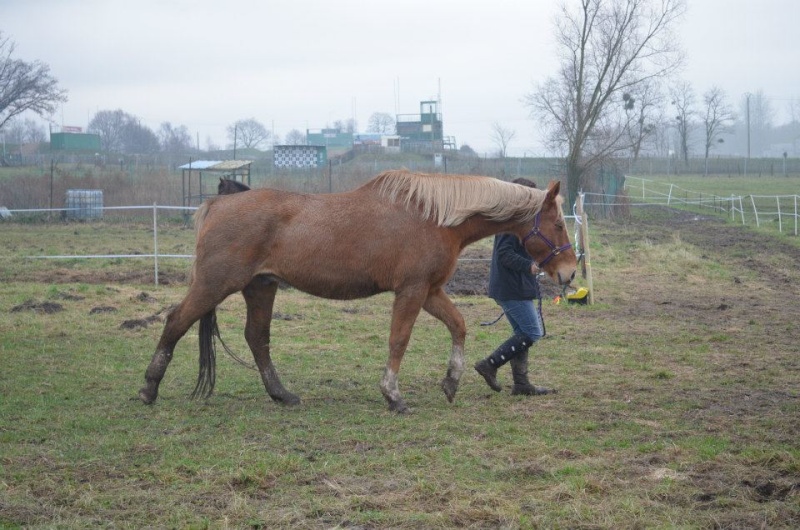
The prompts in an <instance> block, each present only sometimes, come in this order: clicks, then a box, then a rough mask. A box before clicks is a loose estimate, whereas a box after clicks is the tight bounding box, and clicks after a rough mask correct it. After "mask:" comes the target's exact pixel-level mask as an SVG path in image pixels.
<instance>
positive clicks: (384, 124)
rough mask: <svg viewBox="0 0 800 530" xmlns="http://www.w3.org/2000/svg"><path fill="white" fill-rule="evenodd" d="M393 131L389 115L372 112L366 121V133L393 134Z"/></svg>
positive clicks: (393, 124)
mask: <svg viewBox="0 0 800 530" xmlns="http://www.w3.org/2000/svg"><path fill="white" fill-rule="evenodd" d="M395 130H396V129H395V121H394V118H392V115H391V114H389V113H386V112H373V113H372V114H371V115H370V117H369V119H368V120H367V132H370V133H379V134H394V133H395Z"/></svg>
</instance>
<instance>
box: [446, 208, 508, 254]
mask: <svg viewBox="0 0 800 530" xmlns="http://www.w3.org/2000/svg"><path fill="white" fill-rule="evenodd" d="M518 228H519V221H515V220H512V221H502V222H499V221H489V220H488V219H486V218H485V217H483V216H481V215H475V216H473V217H470V218H469V219H467V220H466V221H464V222H463V223H461V224H460V225H459V226H458V227H456V230H457V231H458V233H459V235H460V237H461V240H462V244H461V248H464V247H466V246H467V245H470V244H472V243H474V242H476V241H480V240H481V239H484V238H486V237H489V236H493V235H495V234H499V233H500V232H517V231H518Z"/></svg>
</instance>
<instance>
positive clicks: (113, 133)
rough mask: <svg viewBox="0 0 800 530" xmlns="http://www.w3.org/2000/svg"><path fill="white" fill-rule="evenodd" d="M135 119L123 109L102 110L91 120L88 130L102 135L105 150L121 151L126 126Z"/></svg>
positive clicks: (101, 141) (101, 142)
mask: <svg viewBox="0 0 800 530" xmlns="http://www.w3.org/2000/svg"><path fill="white" fill-rule="evenodd" d="M131 119H134V118H133V116H131V115H129V114H127V113H125V112H123V111H122V109H117V110H101V111H99V112H97V113H95V115H94V117H93V118H92V121H90V122H89V128H88V131H89V132H90V133H94V134H97V135H99V136H100V145H101V146H102V148H103V150H104V151H107V152H114V153H121V152H122V151H123V140H122V139H123V136H124V131H125V126H126V125H127V123H128V122H129V121H130V120H131Z"/></svg>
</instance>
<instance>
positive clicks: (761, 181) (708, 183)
mask: <svg viewBox="0 0 800 530" xmlns="http://www.w3.org/2000/svg"><path fill="white" fill-rule="evenodd" d="M631 177H633V178H630V179H628V180H627V185H628V193H629V195H631V196H636V192H635V190H636V188H637V186H641V180H640V179H641V178H643V179H644V180H645V186H646V187H647V188H651V189H653V188H654V183H655V185H657V186H659V187H658V188H655V189H659V190H660V189H662V188H663V189H664V190H667V191H668V190H669V186H670V184H674V185H675V186H678V187H680V188H682V189H683V190H689V191H691V192H696V193H704V194H709V195H717V196H720V197H730V196H731V195H742V196H746V195H800V177H797V176H789V177H783V176H764V177H758V176H748V177H745V176H719V175H709V176H707V177H706V176H703V175H657V176H638V175H631ZM647 181H651V182H647ZM674 193H676V194H677V193H678V191H674Z"/></svg>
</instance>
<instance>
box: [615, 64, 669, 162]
mask: <svg viewBox="0 0 800 530" xmlns="http://www.w3.org/2000/svg"><path fill="white" fill-rule="evenodd" d="M657 81H658V80H656V79H648V80H645V81H643V82H641V83H639V84H638V85H636V86H635V87H632V89H631V91H630V92H626V93H625V94H623V101H624V104H623V108H624V109H625V113H626V114H627V115H628V120H627V132H628V142H629V143H630V149H631V155H632V156H633V159H634V160H637V159H638V158H639V155H640V154H641V152H642V148H644V147H645V145H646V144H651V143H653V142H654V140H655V135H656V131H657V129H658V126H659V124H660V123H661V122H662V121H663V115H662V114H663V105H664V95H663V93H662V91H661V87H660V85H659V83H658V82H657ZM625 95H627V96H628V99H627V100H625Z"/></svg>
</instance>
